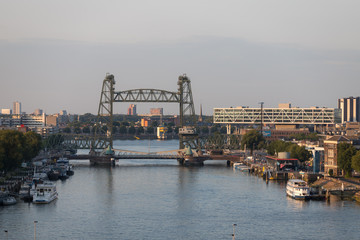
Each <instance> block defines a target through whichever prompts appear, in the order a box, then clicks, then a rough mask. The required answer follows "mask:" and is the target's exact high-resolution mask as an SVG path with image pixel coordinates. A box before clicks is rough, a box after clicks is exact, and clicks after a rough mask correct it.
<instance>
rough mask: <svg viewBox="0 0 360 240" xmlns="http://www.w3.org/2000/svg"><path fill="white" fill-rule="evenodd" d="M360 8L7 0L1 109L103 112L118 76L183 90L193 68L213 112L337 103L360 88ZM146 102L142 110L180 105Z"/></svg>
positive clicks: (122, 82)
mask: <svg viewBox="0 0 360 240" xmlns="http://www.w3.org/2000/svg"><path fill="white" fill-rule="evenodd" d="M358 9H360V2H359V1H355V0H348V1H333V0H318V1H312V2H306V1H301V0H294V1H287V0H273V1H226V2H220V1H189V0H184V1H181V2H169V1H165V0H155V1H151V2H148V1H132V2H131V1H130V2H127V1H102V2H89V1H85V0H79V1H76V2H70V1H61V2H57V3H54V2H49V1H45V0H39V1H36V3H34V2H30V1H25V0H16V1H2V2H1V3H0V22H1V23H2V24H0V32H1V35H0V52H1V54H0V81H1V88H0V108H4V109H9V108H11V106H12V103H13V102H14V101H16V100H18V101H19V102H22V108H23V111H24V112H28V113H29V112H33V111H34V110H35V109H37V108H40V109H43V111H44V112H45V113H47V114H53V113H57V112H59V111H60V110H62V109H66V110H67V111H68V112H69V113H71V114H75V113H76V114H84V113H92V114H97V110H98V104H99V99H100V93H101V86H102V80H103V79H104V77H105V75H106V73H111V74H113V75H114V76H115V81H116V85H115V90H116V91H122V90H128V89H137V88H154V89H163V90H169V91H177V84H176V83H177V78H178V76H179V75H182V74H184V73H186V74H187V76H188V77H189V78H190V80H191V84H192V91H193V97H194V103H195V109H196V113H197V114H198V113H199V109H200V104H202V110H203V114H204V115H212V113H213V108H222V107H237V106H250V107H258V106H259V104H258V103H259V102H264V107H276V106H277V105H278V104H279V103H287V102H291V103H292V106H298V107H311V106H319V107H331V108H337V100H338V99H340V98H347V97H350V96H354V97H357V96H359V95H360V94H359V90H358V89H359V88H360V81H359V77H360V44H359V42H360V32H359V31H358V30H357V28H358V23H359V22H360V15H359V14H358ZM185 13H186V18H184V14H185ZM214 16H216V17H214ZM136 104H137V112H138V113H139V114H142V113H148V112H149V111H150V108H163V109H164V114H166V115H169V114H178V111H179V110H178V106H177V105H176V104H162V105H153V104H138V103H136ZM127 108H128V104H125V103H123V104H118V103H117V104H115V109H114V110H115V111H114V113H119V114H126V113H127Z"/></svg>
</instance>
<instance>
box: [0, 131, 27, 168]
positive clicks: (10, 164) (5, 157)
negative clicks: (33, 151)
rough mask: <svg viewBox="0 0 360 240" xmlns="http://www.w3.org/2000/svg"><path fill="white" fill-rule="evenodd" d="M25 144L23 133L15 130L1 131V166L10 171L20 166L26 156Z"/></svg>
mask: <svg viewBox="0 0 360 240" xmlns="http://www.w3.org/2000/svg"><path fill="white" fill-rule="evenodd" d="M24 146H25V137H24V134H23V133H21V132H18V131H14V130H2V131H0V168H1V169H4V170H5V171H8V170H12V169H15V168H17V167H19V166H20V165H21V162H22V160H23V157H24V152H25V148H24ZM29 155H30V154H29Z"/></svg>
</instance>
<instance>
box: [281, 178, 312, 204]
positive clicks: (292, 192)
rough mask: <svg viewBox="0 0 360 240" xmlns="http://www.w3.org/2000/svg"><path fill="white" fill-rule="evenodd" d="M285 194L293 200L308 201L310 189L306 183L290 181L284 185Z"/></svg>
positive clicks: (298, 180) (297, 180) (295, 180)
mask: <svg viewBox="0 0 360 240" xmlns="http://www.w3.org/2000/svg"><path fill="white" fill-rule="evenodd" d="M286 194H287V195H288V196H290V197H292V198H294V199H303V200H305V199H308V198H309V197H310V188H309V186H308V185H307V183H306V182H305V181H303V180H300V179H290V180H289V181H288V182H287V184H286Z"/></svg>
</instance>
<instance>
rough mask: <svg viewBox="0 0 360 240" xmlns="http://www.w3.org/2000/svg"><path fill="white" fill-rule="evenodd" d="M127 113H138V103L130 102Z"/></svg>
mask: <svg viewBox="0 0 360 240" xmlns="http://www.w3.org/2000/svg"><path fill="white" fill-rule="evenodd" d="M127 114H128V115H136V105H135V104H130V106H129V108H128V113H127Z"/></svg>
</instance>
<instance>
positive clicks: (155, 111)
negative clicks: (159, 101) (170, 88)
mask: <svg viewBox="0 0 360 240" xmlns="http://www.w3.org/2000/svg"><path fill="white" fill-rule="evenodd" d="M163 113H164V109H163V108H150V115H151V116H161V115H163Z"/></svg>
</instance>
